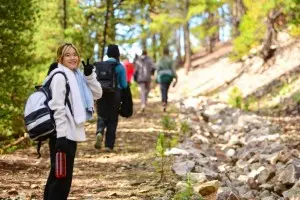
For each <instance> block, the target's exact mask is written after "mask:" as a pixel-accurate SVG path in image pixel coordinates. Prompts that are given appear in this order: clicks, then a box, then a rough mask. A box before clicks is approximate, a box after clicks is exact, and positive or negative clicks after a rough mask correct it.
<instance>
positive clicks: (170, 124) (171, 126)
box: [161, 115, 176, 131]
mask: <svg viewBox="0 0 300 200" xmlns="http://www.w3.org/2000/svg"><path fill="white" fill-rule="evenodd" d="M161 125H162V127H163V129H165V130H169V131H170V130H175V129H176V122H175V120H174V119H172V118H171V117H170V116H169V115H164V116H163V117H162V119H161Z"/></svg>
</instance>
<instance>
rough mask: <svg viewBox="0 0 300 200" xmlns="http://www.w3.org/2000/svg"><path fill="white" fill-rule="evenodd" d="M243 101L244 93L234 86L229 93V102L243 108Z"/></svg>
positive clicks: (235, 106)
mask: <svg viewBox="0 0 300 200" xmlns="http://www.w3.org/2000/svg"><path fill="white" fill-rule="evenodd" d="M242 103H243V94H242V92H241V90H240V89H239V88H238V87H234V88H232V90H231V92H230V93H229V98H228V104H230V105H231V106H233V107H234V108H240V109H241V108H242Z"/></svg>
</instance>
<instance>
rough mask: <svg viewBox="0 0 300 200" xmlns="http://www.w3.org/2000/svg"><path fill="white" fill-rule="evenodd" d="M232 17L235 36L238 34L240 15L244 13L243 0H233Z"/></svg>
mask: <svg viewBox="0 0 300 200" xmlns="http://www.w3.org/2000/svg"><path fill="white" fill-rule="evenodd" d="M231 12H232V18H233V22H232V23H233V26H234V30H235V31H234V32H235V33H234V36H235V37H237V36H239V35H240V31H239V26H240V23H241V20H242V17H243V16H244V14H245V13H246V7H245V5H244V3H243V0H235V2H234V5H233V8H232V11H231Z"/></svg>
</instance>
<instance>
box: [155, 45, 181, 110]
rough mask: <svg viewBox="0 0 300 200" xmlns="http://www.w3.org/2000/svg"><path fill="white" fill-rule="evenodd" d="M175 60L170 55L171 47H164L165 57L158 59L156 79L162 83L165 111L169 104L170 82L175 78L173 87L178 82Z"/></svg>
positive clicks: (162, 98)
mask: <svg viewBox="0 0 300 200" xmlns="http://www.w3.org/2000/svg"><path fill="white" fill-rule="evenodd" d="M174 65H175V62H174V61H173V59H172V58H171V57H170V56H169V49H168V48H164V54H163V57H162V58H161V59H160V60H159V61H158V64H157V76H156V81H157V82H158V83H159V85H160V92H161V101H162V106H163V111H164V112H166V109H167V104H168V92H169V87H170V84H171V83H172V81H173V79H174V78H175V81H174V84H173V87H174V86H175V85H176V83H177V74H176V70H175V66H174Z"/></svg>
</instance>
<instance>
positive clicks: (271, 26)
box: [261, 10, 282, 61]
mask: <svg viewBox="0 0 300 200" xmlns="http://www.w3.org/2000/svg"><path fill="white" fill-rule="evenodd" d="M281 14H282V13H281V11H275V10H272V11H271V12H270V13H269V14H268V19H267V28H268V29H267V33H266V36H265V39H264V42H263V48H262V50H261V54H262V57H263V59H264V60H265V61H266V60H268V59H269V58H270V57H272V56H273V54H274V51H275V50H274V49H271V46H272V44H273V41H274V40H275V38H276V29H275V21H276V20H277V18H278V17H279V16H280V15H281Z"/></svg>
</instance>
